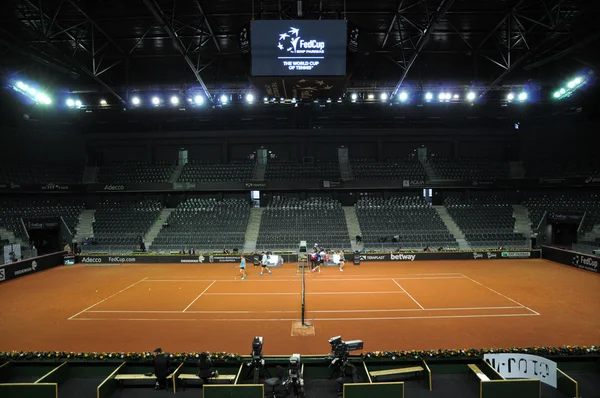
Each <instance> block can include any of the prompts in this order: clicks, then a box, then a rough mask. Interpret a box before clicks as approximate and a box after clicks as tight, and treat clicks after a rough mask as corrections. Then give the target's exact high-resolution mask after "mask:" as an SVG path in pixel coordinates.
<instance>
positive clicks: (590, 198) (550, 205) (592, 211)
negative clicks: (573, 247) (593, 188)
mask: <svg viewBox="0 0 600 398" xmlns="http://www.w3.org/2000/svg"><path fill="white" fill-rule="evenodd" d="M523 204H524V205H525V206H526V207H527V210H529V219H530V220H531V227H532V229H533V230H535V229H537V226H538V225H539V224H540V221H542V217H543V216H544V214H545V213H546V212H549V213H550V212H556V213H560V212H567V213H569V212H578V213H581V214H583V213H585V217H584V218H583V223H582V226H581V230H580V232H582V233H583V234H585V233H587V232H589V231H591V230H592V229H593V228H594V225H597V224H600V194H598V193H596V192H594V193H590V192H577V191H574V192H564V191H545V192H532V193H529V194H527V198H526V199H525V200H524V201H523Z"/></svg>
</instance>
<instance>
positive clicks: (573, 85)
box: [567, 80, 575, 88]
mask: <svg viewBox="0 0 600 398" xmlns="http://www.w3.org/2000/svg"><path fill="white" fill-rule="evenodd" d="M567 87H569V88H573V87H575V80H571V81H570V82H568V83H567Z"/></svg>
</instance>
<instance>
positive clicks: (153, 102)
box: [152, 97, 160, 106]
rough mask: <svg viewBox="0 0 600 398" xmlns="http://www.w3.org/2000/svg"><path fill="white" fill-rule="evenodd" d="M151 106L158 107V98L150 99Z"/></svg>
mask: <svg viewBox="0 0 600 398" xmlns="http://www.w3.org/2000/svg"><path fill="white" fill-rule="evenodd" d="M152 105H154V106H158V105H160V98H158V97H152Z"/></svg>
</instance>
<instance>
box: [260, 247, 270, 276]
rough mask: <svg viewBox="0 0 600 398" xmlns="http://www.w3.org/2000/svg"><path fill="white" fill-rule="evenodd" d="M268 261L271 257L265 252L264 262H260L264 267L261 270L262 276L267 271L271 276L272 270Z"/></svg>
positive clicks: (263, 254) (263, 255)
mask: <svg viewBox="0 0 600 398" xmlns="http://www.w3.org/2000/svg"><path fill="white" fill-rule="evenodd" d="M268 260H269V257H268V256H267V253H265V252H263V253H262V260H261V261H260V264H261V266H262V267H261V269H260V276H262V274H263V271H264V270H267V272H268V273H269V275H270V274H271V270H270V269H269V267H268Z"/></svg>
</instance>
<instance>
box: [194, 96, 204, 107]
mask: <svg viewBox="0 0 600 398" xmlns="http://www.w3.org/2000/svg"><path fill="white" fill-rule="evenodd" d="M203 103H204V98H203V97H202V96H201V95H196V96H195V97H194V104H196V105H202V104H203Z"/></svg>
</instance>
